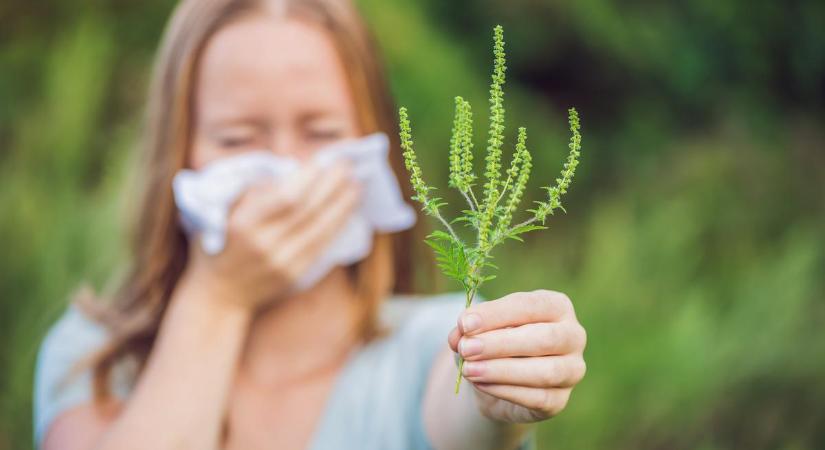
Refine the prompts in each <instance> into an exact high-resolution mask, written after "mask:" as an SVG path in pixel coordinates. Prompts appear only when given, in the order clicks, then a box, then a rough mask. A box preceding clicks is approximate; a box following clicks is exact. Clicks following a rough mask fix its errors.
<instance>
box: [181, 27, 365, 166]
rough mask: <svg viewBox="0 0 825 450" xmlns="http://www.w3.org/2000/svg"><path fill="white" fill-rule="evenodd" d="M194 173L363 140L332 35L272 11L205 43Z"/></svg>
mask: <svg viewBox="0 0 825 450" xmlns="http://www.w3.org/2000/svg"><path fill="white" fill-rule="evenodd" d="M194 108H195V109H194V110H195V117H194V119H195V128H194V130H195V132H194V137H193V138H194V140H193V147H192V152H191V159H190V161H189V165H190V167H192V168H194V169H198V168H201V167H203V166H204V165H205V164H208V163H209V162H211V161H214V160H216V159H219V158H222V157H225V156H230V155H234V154H238V153H240V152H244V151H249V150H269V151H272V152H273V153H276V154H280V155H290V156H294V157H296V158H299V159H306V158H307V157H309V156H311V155H312V154H313V152H315V151H316V150H317V149H319V148H320V147H322V146H324V145H326V144H329V143H331V142H334V141H336V140H338V139H343V138H352V137H357V136H358V135H359V130H358V126H357V123H356V112H355V105H354V102H353V99H352V98H351V92H350V88H349V84H348V83H347V77H346V74H345V72H344V67H343V65H342V63H341V61H340V58H339V55H338V52H337V50H336V48H335V46H334V44H333V42H332V39H331V37H330V36H329V35H328V34H327V33H326V32H325V31H323V30H322V29H320V28H318V27H316V26H314V25H311V24H309V23H307V22H303V21H300V20H297V19H284V18H279V17H275V16H273V15H269V14H266V13H257V14H251V15H247V16H244V17H243V18H241V19H238V20H236V21H234V22H232V23H231V24H228V25H226V26H224V27H223V28H222V29H221V30H219V31H218V32H217V33H216V34H215V35H214V36H212V38H211V39H210V40H209V42H208V43H207V46H206V48H205V49H204V53H203V56H202V59H201V63H200V67H199V70H198V77H197V85H196V87H195V104H194Z"/></svg>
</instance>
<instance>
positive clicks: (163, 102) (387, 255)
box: [81, 0, 420, 399]
mask: <svg viewBox="0 0 825 450" xmlns="http://www.w3.org/2000/svg"><path fill="white" fill-rule="evenodd" d="M262 1H269V2H270V3H269V4H270V5H271V4H272V0H184V1H183V2H181V3H180V4H179V5H178V7H177V8H176V10H175V12H174V13H173V15H172V17H171V19H170V22H169V24H168V25H167V28H166V31H165V33H164V38H163V41H162V44H161V47H160V50H159V53H158V55H157V60H156V61H155V65H154V72H153V79H152V84H151V87H150V93H149V101H148V105H147V108H146V116H145V123H144V127H145V128H144V130H143V142H142V157H143V162H144V164H143V167H142V168H143V172H142V174H141V176H140V177H138V180H140V181H139V182H140V183H141V186H140V192H141V195H142V196H141V198H140V200H139V201H140V203H139V204H138V205H137V209H136V213H137V214H136V215H135V216H134V218H133V219H134V220H133V221H132V224H131V225H132V226H131V229H130V230H129V231H130V233H131V260H130V264H129V266H128V268H127V272H126V273H125V277H124V278H123V280H122V282H121V284H120V285H119V287H118V288H117V290H116V291H115V292H114V294H113V296H112V298H111V299H110V301H108V302H105V303H100V302H81V306H82V307H83V308H84V309H85V310H86V311H88V312H90V313H91V314H92V315H93V316H94V317H95V318H96V319H97V320H99V321H101V322H102V323H103V324H105V325H106V326H107V327H108V329H109V330H110V339H109V341H108V343H107V345H106V346H104V348H102V349H101V350H100V351H99V352H98V353H96V354H95V355H93V356H92V358H91V361H90V364H91V368H92V373H93V380H94V391H95V395H96V398H98V399H101V398H106V397H108V396H109V395H110V394H111V392H110V389H109V385H110V383H109V380H110V378H111V376H112V369H113V368H114V367H115V365H116V364H117V363H118V362H120V361H122V360H124V359H126V358H135V359H136V362H137V364H138V367H139V370H140V369H141V368H142V367H143V366H144V365H145V362H146V360H147V358H148V355H149V352H150V351H151V349H152V346H153V345H154V342H155V339H156V337H157V334H158V331H159V327H160V322H161V319H162V317H163V314H164V312H165V311H166V309H167V306H168V304H169V301H170V298H171V296H172V292H173V290H174V288H175V285H176V284H177V283H178V281H179V279H180V277H181V274H182V272H183V270H184V267H185V266H186V263H187V252H188V242H187V238H186V235H185V234H184V233H183V232H182V230H181V228H180V225H179V222H178V217H177V210H176V206H175V202H174V197H173V193H172V178H173V176H174V174H175V173H176V172H177V171H178V170H179V169H181V168H183V167H184V165H185V164H186V161H187V160H188V152H189V151H190V150H191V149H190V147H191V142H192V132H193V111H192V106H193V93H194V85H195V79H196V71H197V68H198V64H199V59H200V57H201V54H202V52H203V49H204V47H205V46H206V43H207V41H208V40H209V38H210V37H211V36H212V35H214V34H215V32H216V31H217V30H218V29H220V28H221V27H222V26H224V25H226V24H227V23H229V22H231V21H232V20H233V19H234V18H236V17H238V15H240V14H243V13H246V12H250V11H254V10H255V9H256V8H260V7H261V6H262V5H261V3H262ZM276 6H278V10H279V11H282V12H283V14H284V16H285V17H294V18H300V19H301V20H306V21H311V22H312V23H314V24H317V25H320V26H321V28H323V29H324V30H325V31H326V32H328V33H330V34H331V36H332V38H333V41H334V42H335V45H336V46H337V50H338V52H339V54H340V56H341V61H342V62H343V64H344V67H345V72H346V74H347V78H348V81H349V85H350V88H351V90H352V94H353V96H352V97H353V98H354V101H355V103H356V111H357V116H358V121H359V125H360V127H361V131H363V132H364V133H371V132H376V131H382V132H384V133H386V134H387V135H388V136H389V137H390V140H391V151H390V163H391V166H392V168H393V170H394V171H395V174H396V176H397V178H398V179H399V182H400V184H401V188H402V192H403V193H404V195H405V197H407V198H409V197H410V187H409V183H408V182H407V181H406V176H404V168H403V160H402V158H401V155H400V151H399V142H398V132H397V125H396V121H395V118H396V116H395V107H394V104H393V101H392V99H391V96H390V90H389V86H388V83H387V80H386V77H385V75H384V72H383V65H382V63H381V61H380V59H379V53H378V51H377V49H376V47H375V44H374V41H373V39H372V37H371V36H370V34H369V32H368V30H367V28H366V27H365V25H364V24H363V22H362V19H361V17H360V15H359V14H358V12H357V11H356V9H355V7H354V6H353V5H352V4H351V3H350V2H349V1H348V0H277V3H276ZM416 228H417V227H416ZM416 228H414V229H413V230H409V231H406V232H402V233H396V234H394V235H385V234H378V235H376V236H375V240H374V245H373V250H372V252H371V253H370V254H369V255H368V256H367V258H365V259H364V260H362V261H360V262H358V263H356V264H354V265H353V266H351V267H350V268H349V270H348V272H349V273H350V275H351V276H352V279H353V282H354V286H355V288H356V292H357V298H358V300H359V301H360V302H362V303H363V308H362V312H363V313H362V314H361V318H360V331H361V335H362V337H363V339H364V340H369V339H372V338H373V337H374V336H375V335H376V332H377V310H378V308H379V306H380V303H381V301H382V300H383V299H384V298H386V297H387V296H388V295H389V294H390V293H391V292H393V291H394V292H399V293H401V292H412V290H413V279H412V275H413V273H412V268H413V265H412V258H413V255H412V242H413V239H414V238H415V237H417V236H418V235H419V234H420V232H418V231H417V230H416Z"/></svg>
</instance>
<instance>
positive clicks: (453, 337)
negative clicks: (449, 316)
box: [447, 327, 461, 353]
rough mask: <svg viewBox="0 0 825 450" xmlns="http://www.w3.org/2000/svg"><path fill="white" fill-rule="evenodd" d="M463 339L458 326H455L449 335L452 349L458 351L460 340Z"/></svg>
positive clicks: (448, 341) (448, 339)
mask: <svg viewBox="0 0 825 450" xmlns="http://www.w3.org/2000/svg"><path fill="white" fill-rule="evenodd" d="M459 340H461V332H460V331H458V327H453V329H452V330H450V334H448V335H447V343H448V344H450V349H451V350H452V351H454V352H456V353H458V341H459Z"/></svg>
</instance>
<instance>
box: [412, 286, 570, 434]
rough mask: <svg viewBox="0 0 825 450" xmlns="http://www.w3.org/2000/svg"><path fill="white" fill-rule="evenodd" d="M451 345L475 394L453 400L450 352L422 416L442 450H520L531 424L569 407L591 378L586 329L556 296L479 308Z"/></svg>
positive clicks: (470, 311) (435, 374) (511, 298)
mask: <svg viewBox="0 0 825 450" xmlns="http://www.w3.org/2000/svg"><path fill="white" fill-rule="evenodd" d="M448 342H449V344H450V347H451V349H452V350H453V351H455V352H459V353H460V354H461V355H462V356H463V357H464V359H465V363H464V377H465V378H466V379H467V380H468V381H470V382H471V386H472V389H463V390H462V391H461V393H460V394H459V395H458V396H455V395H453V394H452V392H453V390H452V386H454V382H455V367H456V364H455V363H454V362H453V360H452V354H451V352H449V351H446V350H445V351H444V352H442V353H441V354H440V355H439V357H438V360H437V361H436V363H435V365H434V367H433V369H432V371H431V373H430V378H429V385H428V389H427V393H426V396H425V399H424V411H423V413H424V414H425V417H424V422H425V426H426V429H427V433H428V435H429V437H430V440H431V441H432V442H433V445H434V446H435V447H436V448H437V449H438V450H451V449H459V448H479V449H481V448H489V449H493V448H497V449H502V448H503V449H515V448H517V447H518V445H519V443H520V442H521V440H522V439H523V437H524V435H525V433H526V432H527V431H528V430H529V429H530V428H529V427H530V424H531V423H535V422H539V421H542V420H545V419H548V418H550V417H553V416H554V415H556V414H558V413H559V412H561V410H562V409H564V408H565V406H566V405H567V401H568V399H569V398H570V392H571V391H572V389H573V386H575V385H576V384H577V383H578V382H579V381H580V380H581V378H582V377H583V376H584V372H585V364H584V358H583V352H584V347H585V343H586V334H585V332H584V328H582V326H581V325H580V324H579V322H578V320H577V319H576V315H575V311H574V309H573V305H572V303H571V302H570V299H569V298H567V296H565V295H564V294H560V293H558V292H552V291H544V290H539V291H533V292H520V293H515V294H510V295H508V296H505V297H503V298H501V299H498V300H495V301H491V302H484V303H480V304H476V305H473V306H471V307H469V308H467V309H466V310H465V311H464V312H462V314H461V316H460V317H459V320H458V326H457V327H456V328H455V329H453V331H452V332H451V333H450V334H449V336H448ZM468 387H469V386H468Z"/></svg>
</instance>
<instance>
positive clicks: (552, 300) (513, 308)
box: [458, 290, 575, 335]
mask: <svg viewBox="0 0 825 450" xmlns="http://www.w3.org/2000/svg"><path fill="white" fill-rule="evenodd" d="M571 316H572V317H575V312H574V310H573V304H572V303H571V302H570V299H569V298H568V297H567V296H566V295H564V294H562V293H560V292H554V291H547V290H537V291H532V292H516V293H513V294H510V295H507V296H504V297H502V298H500V299H498V300H493V301H488V302H483V303H478V304H475V305H472V306H470V307H469V308H467V309H465V310H464V312H462V313H461V316H459V318H458V327H459V331H461V333H462V334H467V335H473V334H478V333H483V332H485V331H489V330H495V329H497V328H504V327H515V326H519V325H524V324H527V323H536V322H558V321H560V320H563V319H565V318H567V317H571Z"/></svg>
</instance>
